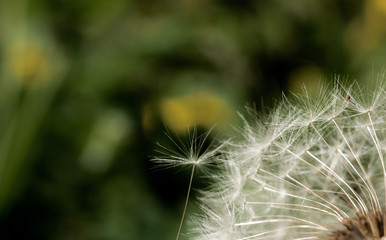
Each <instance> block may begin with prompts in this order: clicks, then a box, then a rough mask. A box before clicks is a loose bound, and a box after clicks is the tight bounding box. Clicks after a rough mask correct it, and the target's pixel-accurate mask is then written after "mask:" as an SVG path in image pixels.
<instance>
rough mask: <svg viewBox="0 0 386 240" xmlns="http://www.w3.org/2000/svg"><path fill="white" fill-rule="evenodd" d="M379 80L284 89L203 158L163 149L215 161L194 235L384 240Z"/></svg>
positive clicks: (385, 134)
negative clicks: (369, 87) (313, 93)
mask: <svg viewBox="0 0 386 240" xmlns="http://www.w3.org/2000/svg"><path fill="white" fill-rule="evenodd" d="M385 86H386V85H385V83H384V79H383V78H382V79H381V80H380V81H379V84H378V87H377V90H376V92H374V93H372V94H365V93H361V91H360V90H359V88H358V87H355V88H354V87H349V88H344V87H342V86H341V84H339V83H337V84H336V85H335V86H334V88H333V90H327V89H322V90H320V94H319V96H318V97H317V98H311V97H309V96H308V95H307V94H305V95H304V96H297V97H295V99H294V100H288V99H287V98H284V100H283V101H282V103H280V104H278V106H277V107H276V108H275V109H274V110H273V111H272V112H271V114H270V115H268V116H258V114H257V113H255V112H253V111H252V110H251V111H250V112H251V114H250V115H251V120H246V118H244V117H243V120H244V125H243V127H242V128H240V129H239V131H240V133H241V135H242V138H241V139H240V138H235V139H231V140H228V141H226V142H225V143H223V144H221V145H219V147H217V148H214V149H213V150H211V151H208V152H207V153H206V154H203V155H202V158H201V160H199V159H200V157H198V158H197V156H196V157H195V158H194V157H193V159H195V160H193V161H192V160H188V159H190V158H189V157H188V158H182V159H181V158H180V157H178V156H172V157H169V158H168V159H166V158H165V159H164V160H165V161H166V162H169V163H170V164H174V163H178V164H184V163H193V167H194V166H195V165H196V163H198V162H204V161H205V159H209V158H210V159H211V161H216V162H217V163H221V164H220V165H221V167H222V170H221V171H217V172H211V173H210V177H211V178H212V179H213V182H214V184H213V186H212V188H211V190H206V191H203V192H202V195H201V197H200V199H199V202H200V206H201V208H202V214H200V215H199V216H197V217H195V218H193V223H194V227H193V228H192V229H191V233H192V239H203V240H209V239H221V240H227V239H229V240H249V239H288V240H295V239H296V240H301V239H323V240H351V239H352V240H359V239H364V240H370V239H371V240H375V239H386V212H385V210H386V167H385V151H386V121H385V120H384V117H385V113H386V92H385V91H386V88H385ZM193 146H195V145H194V144H193ZM186 152H192V149H190V150H189V151H186ZM193 152H194V151H193ZM193 155H194V154H190V155H189V156H193ZM193 171H194V170H193ZM193 171H192V174H193Z"/></svg>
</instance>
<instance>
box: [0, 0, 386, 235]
mask: <svg viewBox="0 0 386 240" xmlns="http://www.w3.org/2000/svg"><path fill="white" fill-rule="evenodd" d="M385 20H386V4H385V1H383V0H367V1H364V0H326V1H315V0H313V1H312V0H311V1H309V0H307V1H306V0H291V1H287V0H259V1H252V0H242V1H236V0H224V1H219V0H205V1H204V0H194V1H193V0H178V1H177V0H163V1H161V0H144V1H134V0H111V1H102V0H99V1H91V0H77V1H75V0H35V1H28V0H13V1H1V2H0V54H1V58H0V133H1V135H0V230H1V232H2V233H3V234H2V239H27V238H28V239H172V238H173V237H174V236H175V232H176V230H177V227H178V222H179V218H180V215H181V213H182V206H183V201H184V196H185V194H186V192H185V191H186V188H187V183H188V178H189V174H188V173H187V172H184V171H180V172H175V171H174V170H157V171H156V170H154V169H153V167H154V165H153V163H151V162H150V161H149V160H150V159H151V156H152V155H154V154H155V153H154V151H153V149H154V142H155V141H156V140H162V139H165V135H164V132H163V131H164V129H165V126H166V127H167V128H171V129H174V130H175V131H177V132H179V134H181V135H183V134H184V132H185V130H184V129H188V128H189V127H192V126H194V125H198V126H199V127H201V128H202V129H203V131H205V129H208V128H211V127H212V126H214V125H216V127H215V130H214V131H217V133H218V135H226V134H227V133H226V132H227V131H229V130H230V129H231V127H232V125H237V124H238V121H239V120H238V117H237V114H236V112H237V111H242V109H243V105H244V104H246V103H256V108H258V109H259V108H260V106H261V105H264V106H271V105H273V103H274V102H273V101H272V99H274V98H278V97H279V94H280V93H281V91H284V92H287V91H291V92H299V89H301V86H302V84H304V85H305V86H308V87H309V88H310V89H311V90H310V91H311V93H312V92H317V91H318V89H317V88H318V84H317V83H318V82H329V81H332V80H333V78H334V75H335V74H345V75H346V74H347V75H349V76H351V78H358V79H359V80H361V79H362V80H361V81H372V80H371V79H376V77H374V76H376V74H377V73H378V72H379V71H381V70H382V69H383V65H384V64H385V56H386V44H385V37H386V25H385V24H384V22H385ZM197 177H200V174H198V176H197ZM195 184H196V185H195V186H194V187H201V186H203V185H205V184H207V183H205V182H202V181H195ZM192 209H194V207H193V206H192V207H190V211H194V210H192Z"/></svg>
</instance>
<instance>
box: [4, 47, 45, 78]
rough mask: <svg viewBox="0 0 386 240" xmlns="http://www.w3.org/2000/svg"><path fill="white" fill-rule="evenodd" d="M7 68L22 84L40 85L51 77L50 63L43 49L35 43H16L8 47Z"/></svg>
mask: <svg viewBox="0 0 386 240" xmlns="http://www.w3.org/2000/svg"><path fill="white" fill-rule="evenodd" d="M9 67H10V71H11V72H12V74H13V75H14V76H15V78H16V79H18V80H20V81H21V82H22V83H23V84H28V85H29V84H41V83H44V82H46V81H47V79H48V78H49V77H50V75H51V70H50V62H49V59H48V54H47V52H46V51H45V49H44V48H43V47H42V46H41V45H39V44H36V43H31V42H27V41H23V42H17V43H15V44H13V45H12V46H10V52H9Z"/></svg>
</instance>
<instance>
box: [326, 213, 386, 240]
mask: <svg viewBox="0 0 386 240" xmlns="http://www.w3.org/2000/svg"><path fill="white" fill-rule="evenodd" d="M356 216H357V217H356V219H351V218H348V219H345V220H344V221H343V222H342V224H343V225H344V227H345V228H346V229H344V230H335V231H333V233H332V235H331V237H329V238H328V239H327V240H384V239H386V236H385V235H384V234H385V232H384V231H385V224H386V222H385V212H383V214H382V213H380V212H379V211H378V212H376V213H371V214H363V213H357V214H356Z"/></svg>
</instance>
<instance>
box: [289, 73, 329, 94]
mask: <svg viewBox="0 0 386 240" xmlns="http://www.w3.org/2000/svg"><path fill="white" fill-rule="evenodd" d="M322 76H323V74H322V72H321V70H320V69H319V68H318V67H316V66H304V67H300V68H298V69H296V70H295V71H293V72H292V73H291V75H290V77H289V81H288V90H290V91H291V92H293V93H295V94H302V93H304V89H307V93H308V94H309V95H310V96H315V95H317V93H318V92H319V89H320V83H321V80H322Z"/></svg>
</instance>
